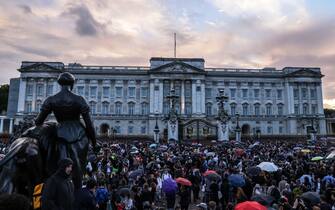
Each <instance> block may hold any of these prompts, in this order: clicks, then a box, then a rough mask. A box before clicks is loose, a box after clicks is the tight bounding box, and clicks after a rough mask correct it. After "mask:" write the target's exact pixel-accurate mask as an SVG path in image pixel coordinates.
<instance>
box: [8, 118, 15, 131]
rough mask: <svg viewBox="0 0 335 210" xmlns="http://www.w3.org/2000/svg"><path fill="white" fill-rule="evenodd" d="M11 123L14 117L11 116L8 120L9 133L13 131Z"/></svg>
mask: <svg viewBox="0 0 335 210" xmlns="http://www.w3.org/2000/svg"><path fill="white" fill-rule="evenodd" d="M13 124H14V119H13V118H11V119H10V121H9V134H11V133H13Z"/></svg>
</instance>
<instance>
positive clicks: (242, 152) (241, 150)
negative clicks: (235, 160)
mask: <svg viewBox="0 0 335 210" xmlns="http://www.w3.org/2000/svg"><path fill="white" fill-rule="evenodd" d="M235 153H236V155H238V156H241V155H243V154H244V150H243V149H239V148H238V149H235Z"/></svg>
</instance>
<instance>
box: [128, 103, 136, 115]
mask: <svg viewBox="0 0 335 210" xmlns="http://www.w3.org/2000/svg"><path fill="white" fill-rule="evenodd" d="M134 113H135V103H133V102H129V103H128V114H129V115H134Z"/></svg>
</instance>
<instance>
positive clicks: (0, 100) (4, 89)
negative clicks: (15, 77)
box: [0, 84, 9, 114]
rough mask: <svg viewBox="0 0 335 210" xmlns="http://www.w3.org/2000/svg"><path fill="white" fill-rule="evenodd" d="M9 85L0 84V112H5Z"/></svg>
mask: <svg viewBox="0 0 335 210" xmlns="http://www.w3.org/2000/svg"><path fill="white" fill-rule="evenodd" d="M8 93H9V85H8V84H4V85H1V86H0V114H1V113H3V112H7V103H8Z"/></svg>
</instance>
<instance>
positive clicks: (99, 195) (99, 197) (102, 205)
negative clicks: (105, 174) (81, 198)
mask: <svg viewBox="0 0 335 210" xmlns="http://www.w3.org/2000/svg"><path fill="white" fill-rule="evenodd" d="M95 198H96V201H97V204H98V205H99V210H106V209H107V202H108V198H109V193H108V190H107V188H106V186H105V182H104V181H99V187H98V189H97V190H96V196H95Z"/></svg>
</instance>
